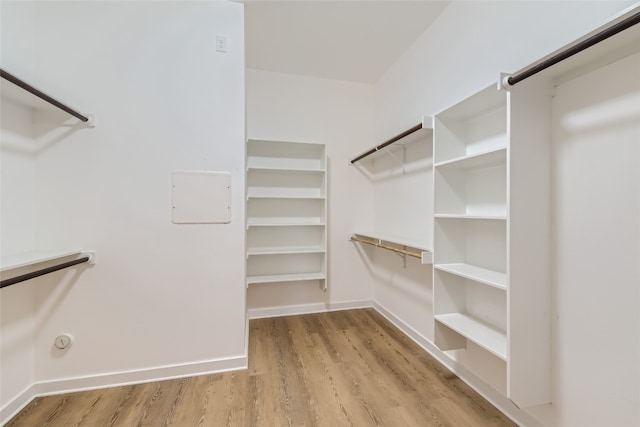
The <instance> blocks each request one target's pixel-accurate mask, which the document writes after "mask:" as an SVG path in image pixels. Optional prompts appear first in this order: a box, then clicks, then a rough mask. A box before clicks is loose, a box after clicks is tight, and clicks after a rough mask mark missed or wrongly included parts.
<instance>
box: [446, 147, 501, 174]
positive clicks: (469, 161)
mask: <svg viewBox="0 0 640 427" xmlns="http://www.w3.org/2000/svg"><path fill="white" fill-rule="evenodd" d="M506 159H507V148H506V147H501V148H496V149H492V150H488V151H484V152H481V153H474V154H469V155H464V156H460V157H456V158H455V159H450V160H446V161H444V162H440V163H436V164H435V165H434V166H435V167H436V168H445V167H446V168H456V169H457V168H460V169H475V168H486V167H491V166H492V165H499V164H501V163H504V162H506Z"/></svg>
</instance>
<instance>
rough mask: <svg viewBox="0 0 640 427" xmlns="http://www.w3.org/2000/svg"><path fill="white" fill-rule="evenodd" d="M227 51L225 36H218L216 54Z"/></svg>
mask: <svg viewBox="0 0 640 427" xmlns="http://www.w3.org/2000/svg"><path fill="white" fill-rule="evenodd" d="M226 51H227V38H226V37H225V36H216V52H226Z"/></svg>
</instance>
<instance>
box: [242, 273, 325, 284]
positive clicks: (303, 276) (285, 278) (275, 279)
mask: <svg viewBox="0 0 640 427" xmlns="http://www.w3.org/2000/svg"><path fill="white" fill-rule="evenodd" d="M325 278H326V276H325V274H324V273H321V272H317V273H298V274H270V275H266V276H249V277H247V284H248V285H255V284H259V283H280V282H304V281H309V280H324V279H325Z"/></svg>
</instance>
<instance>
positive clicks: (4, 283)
mask: <svg viewBox="0 0 640 427" xmlns="http://www.w3.org/2000/svg"><path fill="white" fill-rule="evenodd" d="M90 261H92V255H90V254H82V257H81V258H78V259H74V260H73V261H67V262H63V263H61V264H56V265H53V266H51V267H47V268H43V269H40V270H36V271H32V272H31V273H27V274H22V275H20V276H16V277H12V278H10V279H3V280H1V281H0V289H1V288H6V287H7V286H11V285H15V284H16V283H20V282H24V281H25V280H29V279H34V278H36V277H40V276H44V275H45V274H49V273H53V272H55V271H58V270H62V269H65V268H69V267H73V266H74V265H78V264H82V263H85V262H90Z"/></svg>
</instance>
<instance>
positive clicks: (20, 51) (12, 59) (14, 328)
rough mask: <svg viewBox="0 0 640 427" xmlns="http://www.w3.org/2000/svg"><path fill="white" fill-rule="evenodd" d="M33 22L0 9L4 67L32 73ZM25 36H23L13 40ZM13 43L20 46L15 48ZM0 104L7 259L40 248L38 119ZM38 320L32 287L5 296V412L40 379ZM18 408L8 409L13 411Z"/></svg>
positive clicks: (20, 8) (2, 250) (1, 384)
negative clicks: (37, 227)
mask: <svg viewBox="0 0 640 427" xmlns="http://www.w3.org/2000/svg"><path fill="white" fill-rule="evenodd" d="M9 17H12V18H13V19H9ZM33 18H34V9H33V7H32V6H31V5H30V6H26V7H25V6H24V5H18V4H17V3H5V2H3V3H2V5H1V6H0V52H2V62H1V65H2V67H3V68H4V67H7V68H9V67H10V65H17V63H19V62H23V64H24V66H25V68H33V67H32V66H33V56H32V55H33V38H32V24H33V21H34V19H33ZM22 31H24V32H25V34H24V35H23V37H12V36H13V35H14V34H16V33H17V32H22ZM9 40H14V41H15V42H14V47H13V48H12V47H11V46H10V43H9ZM16 68H17V67H16ZM16 72H18V71H16ZM0 101H1V103H0V236H2V238H1V239H0V256H5V255H6V254H9V253H19V252H23V251H27V250H30V249H32V248H33V246H34V245H35V214H36V205H35V193H36V187H35V185H36V183H35V176H36V174H35V159H34V157H33V156H32V155H31V154H30V150H29V149H31V148H32V147H33V144H34V140H33V136H34V135H33V129H32V125H31V124H32V120H33V115H32V114H31V112H30V111H29V110H28V109H26V108H24V107H21V106H19V105H17V104H16V103H14V102H8V101H7V100H6V99H4V98H1V99H0ZM22 147H28V149H27V150H22V149H21V148H22ZM34 317H35V305H34V285H33V283H29V284H27V285H26V286H21V287H16V286H14V287H11V288H5V289H3V290H2V291H0V378H1V380H0V408H3V407H4V406H5V404H6V403H7V402H8V401H9V400H11V399H12V398H13V397H15V396H19V395H22V394H23V393H25V392H26V395H25V398H27V399H28V394H29V389H30V386H31V384H33V382H34V380H35V360H34V356H35V353H34V334H35V321H34ZM15 409H17V408H8V410H9V412H12V411H14V410H15ZM2 418H3V417H2V416H0V420H2Z"/></svg>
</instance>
